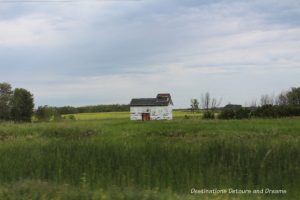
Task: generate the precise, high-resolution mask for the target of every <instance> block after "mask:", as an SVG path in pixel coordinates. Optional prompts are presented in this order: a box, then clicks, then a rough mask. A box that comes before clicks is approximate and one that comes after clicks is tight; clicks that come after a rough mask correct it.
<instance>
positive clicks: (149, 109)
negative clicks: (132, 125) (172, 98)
mask: <svg viewBox="0 0 300 200" xmlns="http://www.w3.org/2000/svg"><path fill="white" fill-rule="evenodd" d="M172 110H173V109H172V105H169V106H131V107H130V119H131V120H142V113H149V114H150V119H151V120H163V119H166V120H171V119H173V115H172Z"/></svg>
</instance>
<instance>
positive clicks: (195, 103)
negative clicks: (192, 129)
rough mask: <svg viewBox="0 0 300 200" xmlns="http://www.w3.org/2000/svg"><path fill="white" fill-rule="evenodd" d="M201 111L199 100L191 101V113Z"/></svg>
mask: <svg viewBox="0 0 300 200" xmlns="http://www.w3.org/2000/svg"><path fill="white" fill-rule="evenodd" d="M198 109H199V102H198V100H197V99H191V111H192V112H195V111H197V110H198Z"/></svg>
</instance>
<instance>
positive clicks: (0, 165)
mask: <svg viewBox="0 0 300 200" xmlns="http://www.w3.org/2000/svg"><path fill="white" fill-rule="evenodd" d="M299 131H300V123H299V119H297V118H295V119H292V118H290V119H283V120H267V119H266V120H244V121H199V120H183V119H182V120H174V121H161V122H147V123H142V122H131V121H128V120H125V119H115V120H103V121H75V122H72V121H70V122H55V123H54V122H53V123H36V124H34V123H33V124H9V123H6V124H1V125H0V138H1V142H0V181H1V183H2V184H13V183H15V182H18V181H20V180H24V179H30V180H43V181H49V182H51V183H55V184H57V185H60V184H65V183H67V184H70V185H72V186H74V187H80V186H82V185H83V184H84V185H86V186H87V187H88V188H90V189H92V190H93V189H97V188H102V189H104V190H108V189H109V188H111V187H112V186H115V187H118V188H128V187H129V188H130V187H132V188H140V189H141V190H158V191H172V192H176V193H179V194H184V195H185V194H188V193H189V192H190V189H191V188H207V189H209V188H212V189H213V188H230V187H232V188H239V189H261V188H272V189H286V190H288V194H289V195H291V196H293V195H297V194H299V192H297V189H298V188H299V186H300V170H299V164H300V156H299V155H300V141H299V133H300V132H299Z"/></svg>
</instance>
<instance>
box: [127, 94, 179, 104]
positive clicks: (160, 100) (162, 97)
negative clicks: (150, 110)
mask: <svg viewBox="0 0 300 200" xmlns="http://www.w3.org/2000/svg"><path fill="white" fill-rule="evenodd" d="M169 104H172V105H173V102H172V99H171V95H170V94H158V95H157V98H139V99H131V102H130V106H168V105H169Z"/></svg>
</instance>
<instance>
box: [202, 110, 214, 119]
mask: <svg viewBox="0 0 300 200" xmlns="http://www.w3.org/2000/svg"><path fill="white" fill-rule="evenodd" d="M203 119H215V114H214V112H213V111H205V112H204V113H203Z"/></svg>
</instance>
